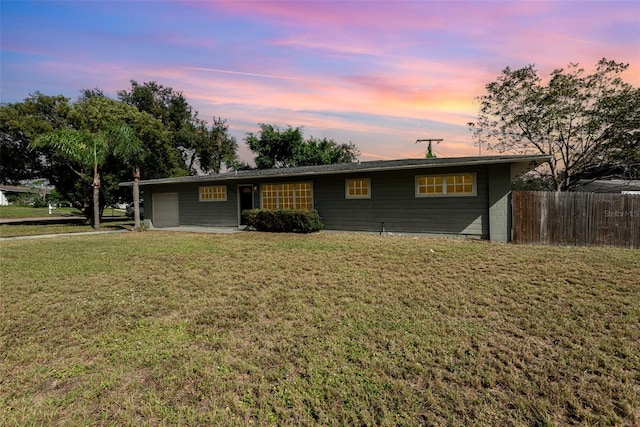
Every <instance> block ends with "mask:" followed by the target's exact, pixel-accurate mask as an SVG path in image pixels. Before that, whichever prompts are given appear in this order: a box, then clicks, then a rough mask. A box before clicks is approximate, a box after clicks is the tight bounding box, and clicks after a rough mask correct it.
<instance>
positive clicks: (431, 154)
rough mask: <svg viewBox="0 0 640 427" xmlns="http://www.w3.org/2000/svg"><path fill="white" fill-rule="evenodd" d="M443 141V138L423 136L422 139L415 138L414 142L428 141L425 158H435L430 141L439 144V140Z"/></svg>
mask: <svg viewBox="0 0 640 427" xmlns="http://www.w3.org/2000/svg"><path fill="white" fill-rule="evenodd" d="M442 141H443V138H424V139H416V144H417V143H419V142H426V143H428V145H427V155H426V158H427V159H435V158H436V155H435V154H433V150H432V146H431V144H432V143H434V142H435V143H436V144H440V142H442Z"/></svg>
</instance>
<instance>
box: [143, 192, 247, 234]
mask: <svg viewBox="0 0 640 427" xmlns="http://www.w3.org/2000/svg"><path fill="white" fill-rule="evenodd" d="M201 185H202V186H206V185H226V186H227V200H226V201H220V202H218V201H216V202H200V201H199V200H198V197H199V193H198V187H200V186H201ZM144 191H145V193H144V194H145V213H146V212H149V214H150V216H149V219H150V220H151V222H153V215H152V212H153V205H152V203H148V202H147V201H151V200H152V199H153V197H152V196H151V195H152V194H153V193H154V192H155V193H159V192H172V191H178V192H179V193H180V202H179V203H180V225H203V226H212V227H235V226H237V225H238V199H237V196H238V192H237V186H236V184H235V183H234V184H223V183H215V184H212V183H201V184H188V185H185V184H182V185H179V184H171V185H158V186H154V187H153V188H149V187H147V188H145V190H144ZM147 203H148V204H147Z"/></svg>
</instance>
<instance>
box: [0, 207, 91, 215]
mask: <svg viewBox="0 0 640 427" xmlns="http://www.w3.org/2000/svg"><path fill="white" fill-rule="evenodd" d="M67 214H73V215H81V213H80V211H78V210H77V209H75V208H56V209H54V211H53V214H52V215H51V216H58V215H67ZM48 216H50V215H49V208H31V207H28V206H0V218H33V217H48Z"/></svg>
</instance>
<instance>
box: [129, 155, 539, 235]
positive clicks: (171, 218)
mask: <svg viewBox="0 0 640 427" xmlns="http://www.w3.org/2000/svg"><path fill="white" fill-rule="evenodd" d="M549 158H550V157H549V156H545V155H522V156H482V157H458V158H433V159H406V160H388V161H372V162H362V163H343V164H334V165H322V166H307V167H295V168H280V169H266V170H248V171H237V172H229V173H223V174H217V175H205V176H188V177H179V178H165V179H151V180H143V181H140V186H141V189H142V190H143V191H144V198H145V213H146V215H145V216H146V218H147V219H146V222H147V225H148V226H150V227H158V228H160V227H172V226H179V225H199V226H213V227H237V226H241V225H242V224H243V219H242V215H241V212H242V211H244V210H246V209H252V208H267V209H275V208H281V209H315V210H317V211H318V213H319V215H320V217H321V218H322V220H323V222H324V224H325V229H327V230H347V231H370V232H393V233H425V234H433V235H451V236H463V237H466V236H468V237H476V238H483V239H490V240H493V241H501V242H505V241H508V240H509V239H510V234H511V230H510V229H511V217H510V213H511V209H510V203H509V195H510V193H511V182H512V180H513V179H514V178H515V177H517V176H519V175H522V174H524V173H526V172H528V171H530V170H531V169H533V168H535V167H536V166H537V165H539V164H541V163H543V162H545V161H547V160H549ZM120 185H121V186H131V185H132V183H131V182H127V183H121V184H120Z"/></svg>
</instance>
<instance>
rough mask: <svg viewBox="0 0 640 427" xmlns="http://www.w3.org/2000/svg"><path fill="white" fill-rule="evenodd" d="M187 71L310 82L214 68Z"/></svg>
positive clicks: (297, 78) (191, 68)
mask: <svg viewBox="0 0 640 427" xmlns="http://www.w3.org/2000/svg"><path fill="white" fill-rule="evenodd" d="M186 68H187V69H189V70H198V71H208V72H211V73H224V74H236V75H240V76H250V77H264V78H267V79H279V80H298V81H311V80H309V79H304V78H299V77H290V76H277V75H274V74H259V73H246V72H243V71H232V70H219V69H216V68H203V67H186Z"/></svg>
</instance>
